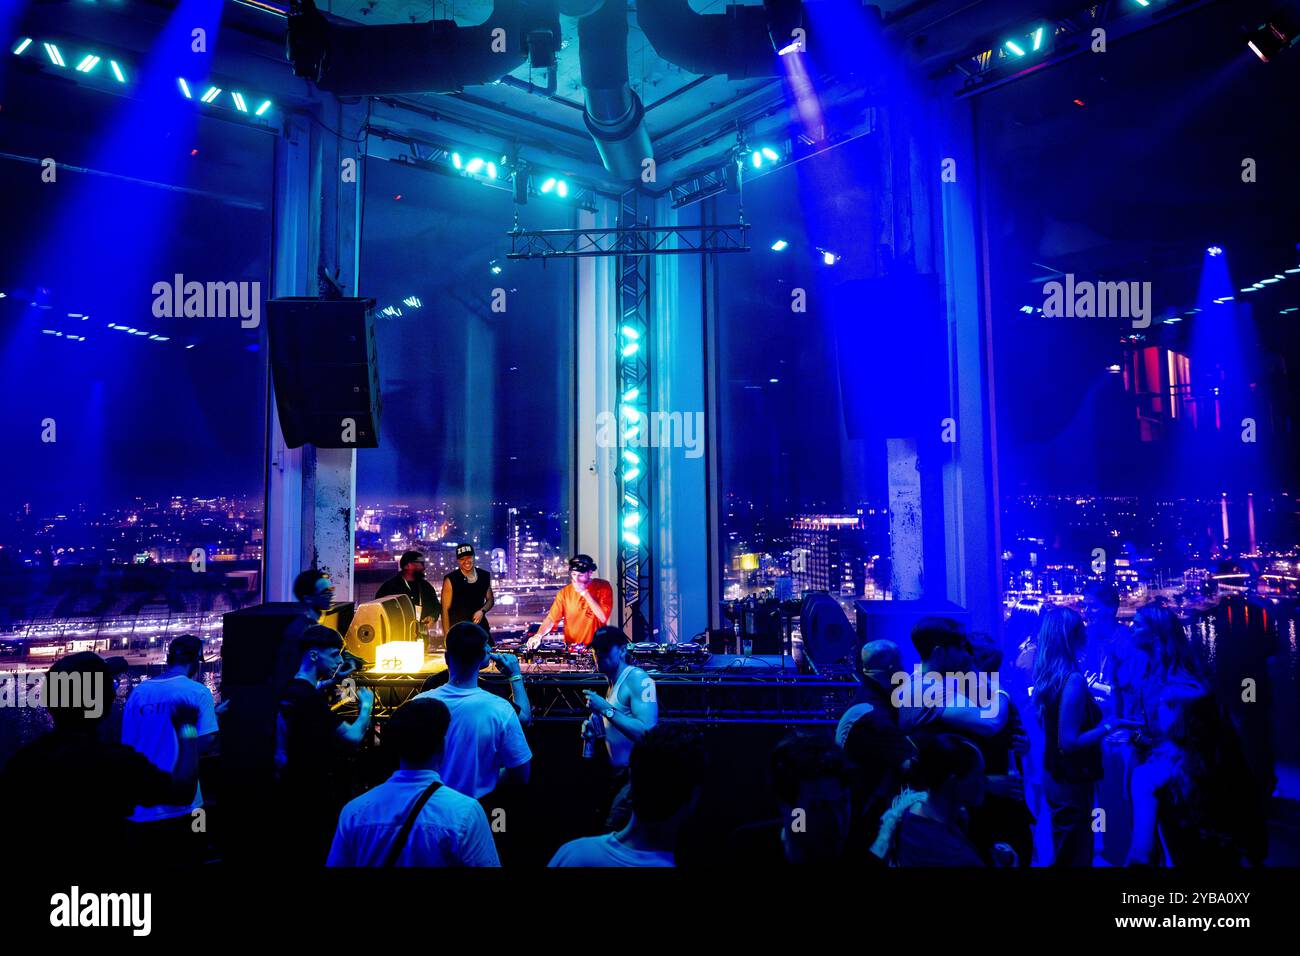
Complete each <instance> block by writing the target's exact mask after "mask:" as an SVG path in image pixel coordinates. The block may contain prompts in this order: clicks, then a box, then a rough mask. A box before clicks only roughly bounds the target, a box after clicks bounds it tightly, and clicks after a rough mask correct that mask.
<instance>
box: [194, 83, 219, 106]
mask: <svg viewBox="0 0 1300 956" xmlns="http://www.w3.org/2000/svg"><path fill="white" fill-rule="evenodd" d="M220 95H221V87H219V86H209V87H208V89H207V92H206V93H204V94H203V95H202V96H201V97H199V99H200V100H201V101H202V102H204V103H214V102H216V99H217V97H218V96H220Z"/></svg>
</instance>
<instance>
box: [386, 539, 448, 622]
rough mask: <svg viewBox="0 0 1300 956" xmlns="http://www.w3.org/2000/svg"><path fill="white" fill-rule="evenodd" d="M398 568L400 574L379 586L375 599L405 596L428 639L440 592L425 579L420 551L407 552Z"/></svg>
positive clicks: (422, 556) (398, 563) (399, 562)
mask: <svg viewBox="0 0 1300 956" xmlns="http://www.w3.org/2000/svg"><path fill="white" fill-rule="evenodd" d="M397 566H398V567H399V568H400V569H401V571H400V573H398V574H395V575H393V576H392V577H391V578H389V579H388V580H387V581H385V582H384V583H383V584H381V585H379V590H378V591H376V592H375V599H376V600H378V599H379V598H385V597H388V596H390V595H393V594H405V595H406V596H407V597H408V598H410V599H411V604H413V605H414V606H415V619H416V620H417V621H419V622H420V633H422V634H423V635H424V636H425V637H426V638H427V637H428V636H429V632H430V631H431V630H433V625H434V622H435V620H436V618H434V614H436V613H437V608H438V592H437V591H435V590H434V589H433V585H432V584H430V583H429V582H428V581H426V580H425V579H424V555H423V554H421V553H420V552H419V551H407V552H406V553H405V554H403V555H402V557H401V560H400V561H398V562H397ZM443 633H444V634H445V633H447V632H446V631H443Z"/></svg>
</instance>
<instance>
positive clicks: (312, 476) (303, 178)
mask: <svg viewBox="0 0 1300 956" xmlns="http://www.w3.org/2000/svg"><path fill="white" fill-rule="evenodd" d="M313 108H314V109H316V110H318V111H319V114H320V118H321V121H322V123H323V124H324V125H325V126H328V127H330V128H332V129H343V130H355V129H357V128H358V127H359V125H360V122H361V119H362V115H363V113H364V107H362V106H361V105H359V104H351V105H346V106H345V105H342V104H340V103H339V102H338V101H337V100H334V99H333V98H327V99H323V100H321V101H320V102H319V103H317V104H315V106H314V107H313ZM345 158H352V159H358V160H359V158H360V157H359V156H358V152H357V148H356V147H355V146H354V145H353V144H351V143H347V142H343V141H340V140H339V139H338V138H337V137H336V136H334V134H332V133H329V132H327V131H326V130H325V129H324V128H323V127H322V125H321V124H320V123H312V122H311V120H310V118H309V117H307V116H304V115H302V114H301V113H290V114H289V115H288V116H287V117H286V120H285V134H284V137H283V139H282V140H281V141H280V142H279V143H278V144H277V155H276V235H275V277H274V282H273V287H274V291H275V294H276V295H316V294H317V292H318V290H319V284H318V270H319V268H320V267H322V266H323V267H324V268H325V269H327V270H328V271H329V272H330V273H331V274H334V273H335V272H336V271H337V272H338V274H339V281H340V283H341V284H342V286H343V291H344V294H350V295H355V294H357V290H358V280H359V276H358V270H359V264H360V249H359V242H360V236H359V222H360V220H359V208H360V198H361V195H362V193H361V190H362V189H364V188H365V183H364V180H363V177H362V175H360V174H359V175H358V176H357V178H356V181H355V182H344V180H343V176H342V161H343V160H344V159H345ZM363 168H364V164H363V163H360V162H358V170H359V171H360V170H361V169H363ZM268 394H270V406H269V408H268V417H269V419H270V423H269V428H268V430H267V431H268V434H267V438H268V454H267V462H268V480H267V501H266V557H265V566H264V574H265V588H264V595H265V598H266V600H268V601H277V600H279V601H286V600H291V599H292V590H291V589H292V583H293V578H294V576H295V575H296V574H297V573H298V572H299V571H300V570H303V569H304V568H308V567H318V568H320V569H321V570H323V571H326V572H328V573H329V575H330V577H331V578H333V580H334V587H335V592H336V595H337V599H338V600H340V601H348V600H352V598H353V593H354V591H353V531H352V529H353V515H354V512H355V510H356V450H355V449H350V448H344V449H323V448H315V447H313V446H311V445H306V446H304V447H302V448H298V449H288V448H285V446H284V438H283V435H282V434H281V433H280V428H279V422H278V421H277V420H276V411H275V403H274V395H273V391H272V390H268Z"/></svg>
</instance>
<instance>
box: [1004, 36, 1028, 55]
mask: <svg viewBox="0 0 1300 956" xmlns="http://www.w3.org/2000/svg"><path fill="white" fill-rule="evenodd" d="M1006 46H1007V49H1008V50H1010V51H1011V52H1012V53H1014V54H1015V55H1016V56H1024V55H1025V48H1024V47H1022V46H1021V45H1020V44H1019V43H1017V42H1016V41H1015V40H1008V41H1007V43H1006Z"/></svg>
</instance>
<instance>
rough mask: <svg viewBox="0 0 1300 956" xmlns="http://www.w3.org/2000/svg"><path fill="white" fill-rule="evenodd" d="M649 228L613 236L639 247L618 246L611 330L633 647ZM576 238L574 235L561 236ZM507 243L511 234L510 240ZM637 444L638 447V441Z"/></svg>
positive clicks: (645, 609) (642, 498)
mask: <svg viewBox="0 0 1300 956" xmlns="http://www.w3.org/2000/svg"><path fill="white" fill-rule="evenodd" d="M619 205H620V212H619V222H620V223H621V224H622V223H632V224H635V223H636V222H637V192H636V190H635V189H629V190H628V191H627V192H625V193H623V196H622V197H621V199H620V200H619ZM650 228H651V227H642V226H636V225H627V226H623V228H621V229H618V230H615V231H616V232H618V233H620V234H621V235H620V237H621V236H622V235H626V234H629V233H630V234H631V236H630V237H629V238H631V239H634V240H635V239H640V240H642V241H630V242H627V243H620V244H619V246H618V248H619V252H620V255H619V258H618V306H619V309H618V328H617V330H616V331H615V335H614V341H615V343H616V344H615V349H616V352H615V355H614V361H615V363H616V367H617V373H616V375H615V384H614V387H615V388H616V389H617V394H616V399H617V401H616V407H617V413H616V415H615V418H616V421H617V428H618V436H619V441H618V447H617V449H616V451H617V454H618V458H617V468H618V502H619V507H618V516H619V517H618V577H619V599H618V604H619V626H620V627H621V628H622V629H623V633H625V634H626V635H627V636H628V638H629V639H630V640H632V641H648V640H651V639H652V635H653V634H654V627H653V624H652V620H651V615H652V604H653V597H654V591H653V582H652V580H651V576H650V572H651V559H652V553H651V547H650V534H651V529H650V526H649V517H650V490H651V484H650V452H651V448H650V442H649V434H648V429H649V428H650V358H651V357H650V335H649V332H650V283H651V274H650V271H651V262H652V259H651V257H650V255H648V254H646V253H647V248H646V247H647V245H649V243H648V242H647V241H645V240H646V239H647V236H646V234H645V233H644V232H641V230H648V229H650ZM566 231H570V232H581V230H566ZM512 244H513V236H512ZM643 439H644V444H643V443H642V440H643Z"/></svg>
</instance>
